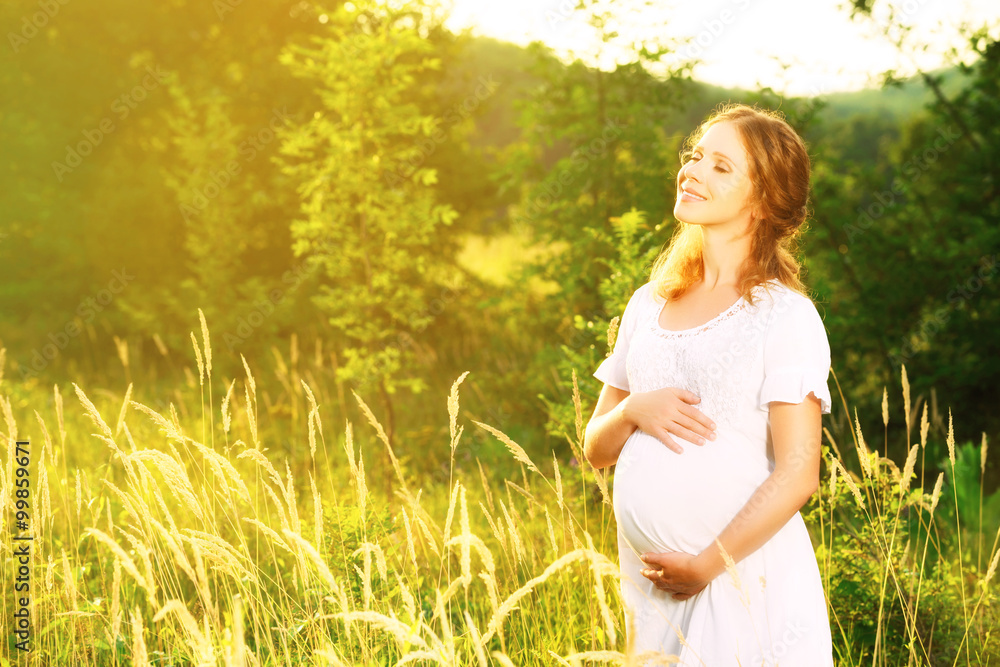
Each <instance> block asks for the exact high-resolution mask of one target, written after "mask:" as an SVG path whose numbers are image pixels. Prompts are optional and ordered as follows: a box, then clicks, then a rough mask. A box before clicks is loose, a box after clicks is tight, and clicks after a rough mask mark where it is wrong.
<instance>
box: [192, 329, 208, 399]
mask: <svg viewBox="0 0 1000 667" xmlns="http://www.w3.org/2000/svg"><path fill="white" fill-rule="evenodd" d="M191 346H192V347H193V348H194V358H195V361H197V362H198V383H199V384H200V385H201V386H203V387H204V386H205V362H204V361H202V358H201V350H199V349H198V339H197V338H195V337H194V332H193V331H192V332H191Z"/></svg>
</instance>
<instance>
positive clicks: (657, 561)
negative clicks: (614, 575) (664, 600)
mask: <svg viewBox="0 0 1000 667" xmlns="http://www.w3.org/2000/svg"><path fill="white" fill-rule="evenodd" d="M695 558H696V557H695V556H692V555H691V554H689V553H685V552H683V551H668V552H666V553H659V554H658V553H645V554H643V555H642V560H643V562H644V563H646V564H647V565H649V567H648V568H643V569H642V570H640V571H639V572H640V574H642V576H644V577H646V578H647V579H649V580H650V581H652V582H653V583H654V584H656V587H657V588H659V589H660V590H661V591H666V592H668V593H673V598H674V599H675V600H687V599H688V598H689V597H691V596H693V595H697V594H698V593H700V592H701V590H702V589H703V588H705V586H708V583H709V581H710V580H709V579H708V578H706V577H705V574H704V573H703V572H702V571H701V568H700V567H698V562H697V561H696V560H695Z"/></svg>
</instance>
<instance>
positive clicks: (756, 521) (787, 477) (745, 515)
mask: <svg viewBox="0 0 1000 667" xmlns="http://www.w3.org/2000/svg"><path fill="white" fill-rule="evenodd" d="M820 407H821V406H820V400H819V399H818V398H816V397H815V394H811V393H810V394H809V396H807V397H806V398H805V400H804V401H803V402H802V403H783V402H780V401H774V402H772V403H771V404H770V414H771V417H770V418H771V436H772V441H773V443H774V470H773V471H772V472H771V474H770V475H769V476H768V478H767V479H766V480H764V483H763V484H761V485H760V486H759V487H758V488H757V490H756V491H755V492H754V494H753V495H752V496H751V497H750V499H749V500H748V501H747V503H746V504H745V505H744V506H743V509H741V510H740V512H739V514H737V515H736V516H735V517H734V518H733V520H732V521H730V522H729V525H728V526H726V528H725V530H723V531H722V533H721V534H720V535H719V536H718V538H717V539H718V541H719V542H720V543H721V544H722V546H723V548H725V550H726V551H727V552H729V555H730V556H732V558H733V560H734V561H736V562H739V561H740V560H742V559H743V558H745V557H746V556H748V555H750V554H751V553H753V552H754V551H756V550H757V549H759V548H760V547H762V546H764V544H765V543H766V542H767V541H768V540H770V539H771V538H772V537H774V535H775V533H777V532H778V531H779V530H780V529H781V528H782V527H783V526H784V525H785V524H786V523H788V521H789V519H791V518H792V517H793V516H794V515H795V513H796V512H798V511H799V509H801V508H802V506H803V505H805V504H806V503H807V502H809V498H811V497H812V495H813V493H815V492H816V489H817V487H818V486H819V464H820V458H821V444H822V434H823V431H822V412H821V410H820ZM696 560H697V561H698V565H699V566H700V567H701V568H703V572H704V573H705V574H706V577H707V579H708V580H709V581H710V580H712V579H714V578H715V577H717V576H718V575H720V574H722V573H723V572H725V570H726V566H725V560H724V559H723V557H722V553H721V552H720V551H719V548H718V546H717V545H715V544H714V543H713V544H712V545H711V546H709V547H708V548H706V549H705V550H704V551H702V552H701V553H700V554H698V556H697V559H696Z"/></svg>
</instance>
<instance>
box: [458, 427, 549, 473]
mask: <svg viewBox="0 0 1000 667" xmlns="http://www.w3.org/2000/svg"><path fill="white" fill-rule="evenodd" d="M472 423H473V424H475V425H476V426H478V427H480V428H482V429H485V430H487V431H489V432H490V433H492V434H493V435H494V436H496V438H497V439H498V440H499V441H500V442H502V443H503V444H505V445H506V446H507V449H509V450H510V453H511V454H513V455H514V458H515V459H516V460H518V461H520V462H521V463H523V464H524V465H526V466H528V469H529V470H531V471H533V472H537V473H538V474H541V472H540V471H539V470H538V467H537V466H536V465H535V464H534V463H533V462H532V461H531V459H530V458H528V454H527V452H525V451H524V449H522V448H521V445H519V444H517V443H516V442H514V441H513V440H511V439H510V438H509V437H507V434H506V433H504V432H502V431H498V430H497V429H495V428H493V427H492V426H488V425H487V424H483V423H482V422H477V421H476V420H472Z"/></svg>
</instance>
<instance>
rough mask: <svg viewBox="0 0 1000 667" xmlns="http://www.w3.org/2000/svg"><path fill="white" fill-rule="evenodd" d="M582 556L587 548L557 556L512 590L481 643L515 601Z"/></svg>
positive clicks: (507, 612)
mask: <svg viewBox="0 0 1000 667" xmlns="http://www.w3.org/2000/svg"><path fill="white" fill-rule="evenodd" d="M584 558H587V549H576V550H574V551H571V552H569V553H567V554H564V555H563V556H561V557H560V558H558V559H557V560H556V561H555V562H553V563H552V564H551V565H549V566H548V567H547V568H545V570H544V571H543V572H542V573H541V574H540V575H538V576H537V577H535V578H534V579H531V580H529V581H528V582H527V583H525V584H524V585H523V586H521V588H519V589H517V590H516V591H514V593H513V594H512V595H510V596H509V597H508V598H507V599H506V600H504V601H503V603H502V604H501V605H500V608H499V609H497V611H496V612H495V613H494V614H493V616H492V617H491V618H490V622H489V625H488V626H487V627H486V632H485V633H484V634H483V643H484V644H485V643H486V642H488V641H489V640H490V639H491V638H492V637H493V635H495V634H496V633H497V630H498V629H499V627H500V626H501V624H502V623H503V620H504V619H505V618H507V615H508V614H510V612H512V611H513V610H514V608H515V607H516V606H517V603H518V602H519V601H520V600H521V598H523V597H524V596H526V595H528V594H529V593H531V591H533V590H534V589H535V587H536V586H539V585H540V584H542V582H544V581H545V580H546V579H548V578H549V577H551V576H552V575H554V574H555V573H556V572H558V571H559V570H561V569H562V568H564V567H566V566H567V565H569V564H570V563H574V562H576V561H578V560H581V559H584Z"/></svg>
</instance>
